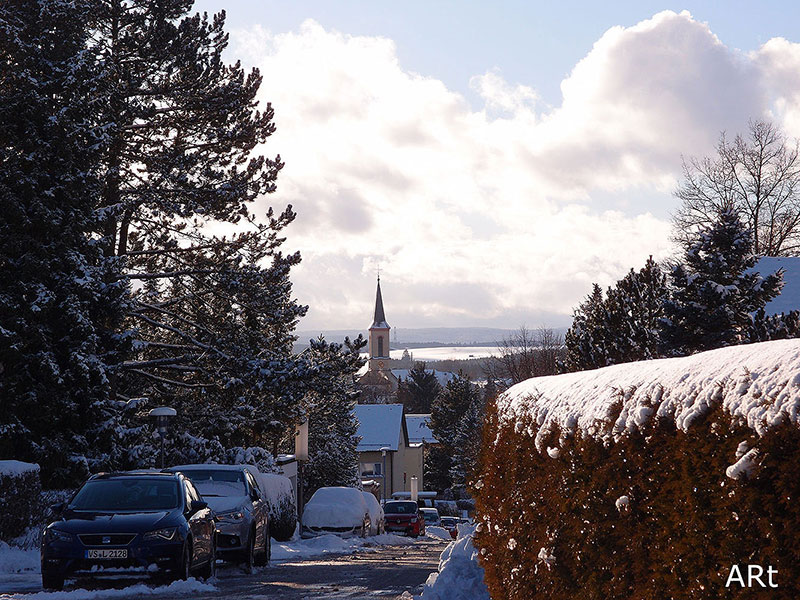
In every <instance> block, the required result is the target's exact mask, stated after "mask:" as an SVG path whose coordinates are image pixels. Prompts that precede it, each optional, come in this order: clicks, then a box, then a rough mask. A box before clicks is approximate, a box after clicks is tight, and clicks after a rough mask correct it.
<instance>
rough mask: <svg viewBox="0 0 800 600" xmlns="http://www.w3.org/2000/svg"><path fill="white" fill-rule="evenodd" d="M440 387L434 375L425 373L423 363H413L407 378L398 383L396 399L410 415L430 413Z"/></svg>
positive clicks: (429, 372)
mask: <svg viewBox="0 0 800 600" xmlns="http://www.w3.org/2000/svg"><path fill="white" fill-rule="evenodd" d="M441 390H442V386H441V385H440V384H439V380H438V379H436V373H434V372H433V371H427V370H426V369H425V363H424V362H419V361H418V362H415V363H414V366H413V367H412V368H411V369H409V371H408V377H407V378H405V379H403V380H402V381H400V385H399V386H398V390H397V398H398V400H399V401H400V403H401V404H403V406H404V407H405V412H406V413H410V414H415V413H421V414H427V413H429V412H431V405H432V404H433V401H434V400H435V399H436V396H438V395H439V392H441Z"/></svg>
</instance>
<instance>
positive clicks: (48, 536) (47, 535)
mask: <svg viewBox="0 0 800 600" xmlns="http://www.w3.org/2000/svg"><path fill="white" fill-rule="evenodd" d="M44 541H45V542H47V543H48V544H49V543H52V542H72V534H71V533H66V532H64V531H59V530H58V529H54V528H53V527H48V528H47V529H45V530H44Z"/></svg>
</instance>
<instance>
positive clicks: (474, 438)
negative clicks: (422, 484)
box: [450, 392, 491, 491]
mask: <svg viewBox="0 0 800 600" xmlns="http://www.w3.org/2000/svg"><path fill="white" fill-rule="evenodd" d="M490 393H491V392H490ZM485 417H486V394H485V393H477V394H475V395H474V397H473V398H472V402H471V403H470V405H469V407H468V408H467V410H466V412H465V413H464V414H463V416H462V417H461V419H459V421H458V425H457V426H456V431H455V435H454V438H453V461H452V466H451V467H450V481H451V483H452V487H453V488H454V489H456V490H462V491H466V487H467V485H468V484H469V483H470V478H471V476H472V474H473V471H474V469H475V467H476V465H477V461H478V454H479V452H480V448H481V429H482V428H483V422H484V419H485Z"/></svg>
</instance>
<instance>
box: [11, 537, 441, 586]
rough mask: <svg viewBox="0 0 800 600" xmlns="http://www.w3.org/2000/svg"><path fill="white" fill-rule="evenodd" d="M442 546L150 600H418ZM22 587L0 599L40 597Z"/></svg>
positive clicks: (234, 580) (334, 561)
mask: <svg viewBox="0 0 800 600" xmlns="http://www.w3.org/2000/svg"><path fill="white" fill-rule="evenodd" d="M446 547H447V542H445V541H441V540H436V539H430V538H425V539H421V540H418V541H416V542H415V543H414V544H410V545H405V546H377V547H374V548H364V549H362V550H358V551H357V552H356V553H355V554H340V555H331V554H327V555H323V556H318V557H314V558H305V559H297V560H288V561H280V562H277V561H276V562H273V563H271V564H270V566H268V567H263V568H260V569H257V570H256V572H255V573H253V574H252V575H246V574H245V573H243V572H242V570H241V569H240V568H239V567H236V566H227V565H226V566H224V567H223V566H222V565H220V567H219V568H218V570H217V577H216V579H215V580H212V582H211V583H212V584H213V586H214V587H215V588H216V590H215V591H212V592H207V591H201V590H196V591H193V592H191V593H190V594H188V595H187V593H186V591H183V592H182V593H175V594H171V593H168V592H166V590H164V591H162V590H163V588H162V590H159V591H158V593H157V595H156V596H155V598H158V599H159V600H161V599H164V600H172V599H175V600H178V599H180V600H186V598H191V599H192V600H206V599H212V598H226V599H228V600H233V599H236V600H245V599H249V598H253V599H255V598H259V599H264V598H280V599H281V600H300V599H306V598H308V599H314V598H326V599H328V598H336V599H340V598H348V599H360V598H370V599H372V598H389V599H396V598H398V597H399V596H400V595H402V594H403V592H409V593H410V594H412V595H419V594H420V593H421V591H422V586H423V584H424V583H425V580H426V579H427V578H428V575H430V574H431V573H432V572H434V571H436V570H437V568H438V565H439V555H440V554H441V553H442V551H443V550H444V549H445V548H446ZM140 581H141V580H131V581H120V580H110V581H109V580H106V581H94V580H79V581H77V582H74V583H68V585H67V588H66V590H65V592H66V594H64V593H63V592H62V593H59V594H57V596H59V597H64V596H65V597H67V598H68V597H69V592H70V591H72V590H77V589H80V588H83V589H91V590H94V591H100V590H102V589H112V588H114V589H120V588H122V587H124V586H125V585H126V584H134V583H139V582H140ZM26 583H27V585H19V586H12V587H11V589H8V588H6V589H5V590H4V589H2V587H3V586H0V599H3V598H9V597H10V598H22V599H24V598H25V596H26V595H27V594H29V593H32V592H41V586H40V584H39V583H38V582H36V583H33V582H31V581H30V580H28V582H26ZM152 585H159V584H152ZM3 592H11V594H12V595H10V596H8V595H6V594H4V593H3ZM80 595H82V594H80V592H79V593H77V594H76V596H80ZM37 596H38V595H37ZM42 597H46V596H44V595H43V596H42ZM54 597H55V595H54Z"/></svg>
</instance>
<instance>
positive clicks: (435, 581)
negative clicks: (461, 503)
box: [422, 524, 489, 600]
mask: <svg viewBox="0 0 800 600" xmlns="http://www.w3.org/2000/svg"><path fill="white" fill-rule="evenodd" d="M474 533H475V526H474V525H465V524H461V525H459V526H458V538H456V540H455V541H454V542H452V543H451V544H450V545H449V546H447V548H445V549H444V552H442V556H441V558H440V559H439V572H438V573H431V574H430V576H429V577H428V581H426V582H425V588H424V589H423V590H422V600H489V590H488V589H487V588H486V584H485V583H484V581H483V567H481V565H480V564H479V563H478V551H477V550H476V549H475V546H473V545H472V536H473V534H474Z"/></svg>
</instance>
